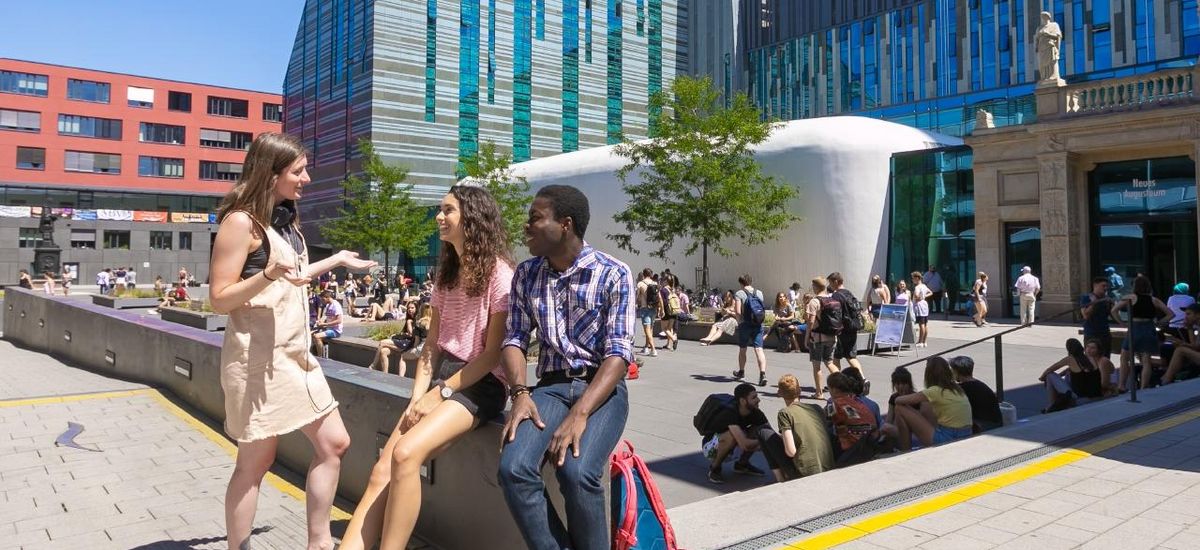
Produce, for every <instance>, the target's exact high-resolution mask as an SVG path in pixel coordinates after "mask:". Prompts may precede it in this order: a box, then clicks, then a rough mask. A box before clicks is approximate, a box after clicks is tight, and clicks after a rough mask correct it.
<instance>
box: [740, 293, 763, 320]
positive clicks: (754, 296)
mask: <svg viewBox="0 0 1200 550" xmlns="http://www.w3.org/2000/svg"><path fill="white" fill-rule="evenodd" d="M743 292H745V293H746V303H744V304H742V324H744V325H754V326H761V325H762V324H763V320H764V319H766V318H767V309H766V308H765V307H763V303H762V298H759V297H758V291H757V290H753V289H751V290H743Z"/></svg>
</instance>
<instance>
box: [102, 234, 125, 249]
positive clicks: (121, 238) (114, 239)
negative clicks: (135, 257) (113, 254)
mask: <svg viewBox="0 0 1200 550" xmlns="http://www.w3.org/2000/svg"><path fill="white" fill-rule="evenodd" d="M104 248H119V249H121V250H129V232H128V231H115V230H111V229H105V230H104Z"/></svg>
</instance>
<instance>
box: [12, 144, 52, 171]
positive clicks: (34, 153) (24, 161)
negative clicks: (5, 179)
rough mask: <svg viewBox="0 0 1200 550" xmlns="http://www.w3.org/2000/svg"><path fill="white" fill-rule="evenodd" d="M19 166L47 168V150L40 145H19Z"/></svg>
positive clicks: (30, 168) (26, 168)
mask: <svg viewBox="0 0 1200 550" xmlns="http://www.w3.org/2000/svg"><path fill="white" fill-rule="evenodd" d="M17 168H20V169H22V170H45V169H46V150H45V149H42V148H40V147H17Z"/></svg>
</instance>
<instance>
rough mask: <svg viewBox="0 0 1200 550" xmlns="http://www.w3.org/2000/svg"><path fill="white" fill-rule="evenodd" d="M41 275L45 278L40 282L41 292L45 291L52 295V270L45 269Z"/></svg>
mask: <svg viewBox="0 0 1200 550" xmlns="http://www.w3.org/2000/svg"><path fill="white" fill-rule="evenodd" d="M42 277H44V278H45V279H44V282H43V283H42V292H45V293H46V294H47V295H49V296H54V272H52V271H47V272H45V273H42Z"/></svg>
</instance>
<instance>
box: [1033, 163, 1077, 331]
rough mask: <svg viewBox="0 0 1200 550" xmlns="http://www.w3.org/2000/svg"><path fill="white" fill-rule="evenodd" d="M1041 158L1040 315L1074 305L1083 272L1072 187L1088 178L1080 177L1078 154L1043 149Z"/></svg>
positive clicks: (1073, 188) (1039, 174) (1074, 187)
mask: <svg viewBox="0 0 1200 550" xmlns="http://www.w3.org/2000/svg"><path fill="white" fill-rule="evenodd" d="M1037 158H1038V181H1039V183H1040V187H1041V206H1040V209H1041V211H1040V217H1041V228H1042V266H1041V268H1042V269H1041V271H1042V272H1041V273H1040V274H1039V273H1035V274H1036V275H1038V276H1040V277H1041V280H1042V303H1041V304H1040V307H1039V316H1043V315H1044V316H1049V315H1054V314H1057V313H1059V312H1062V311H1065V310H1070V309H1073V308H1074V307H1075V305H1074V304H1075V289H1074V287H1075V286H1078V285H1076V284H1073V283H1074V282H1075V281H1078V280H1079V278H1080V277H1082V276H1083V275H1082V274H1083V266H1082V265H1080V262H1081V260H1080V259H1079V258H1078V256H1079V254H1077V252H1079V251H1080V250H1081V249H1082V248H1083V247H1082V240H1081V230H1080V227H1079V225H1080V219H1081V213H1080V212H1079V206H1078V204H1077V201H1074V200H1072V196H1073V195H1075V193H1072V191H1073V190H1076V188H1077V187H1078V186H1080V185H1086V184H1087V183H1086V182H1085V181H1073V180H1077V179H1081V178H1077V177H1076V174H1077V172H1078V171H1077V170H1076V164H1077V163H1078V160H1077V156H1076V155H1074V154H1072V153H1068V152H1063V151H1056V152H1051V153H1042V154H1039V155H1038V156H1037Z"/></svg>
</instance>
